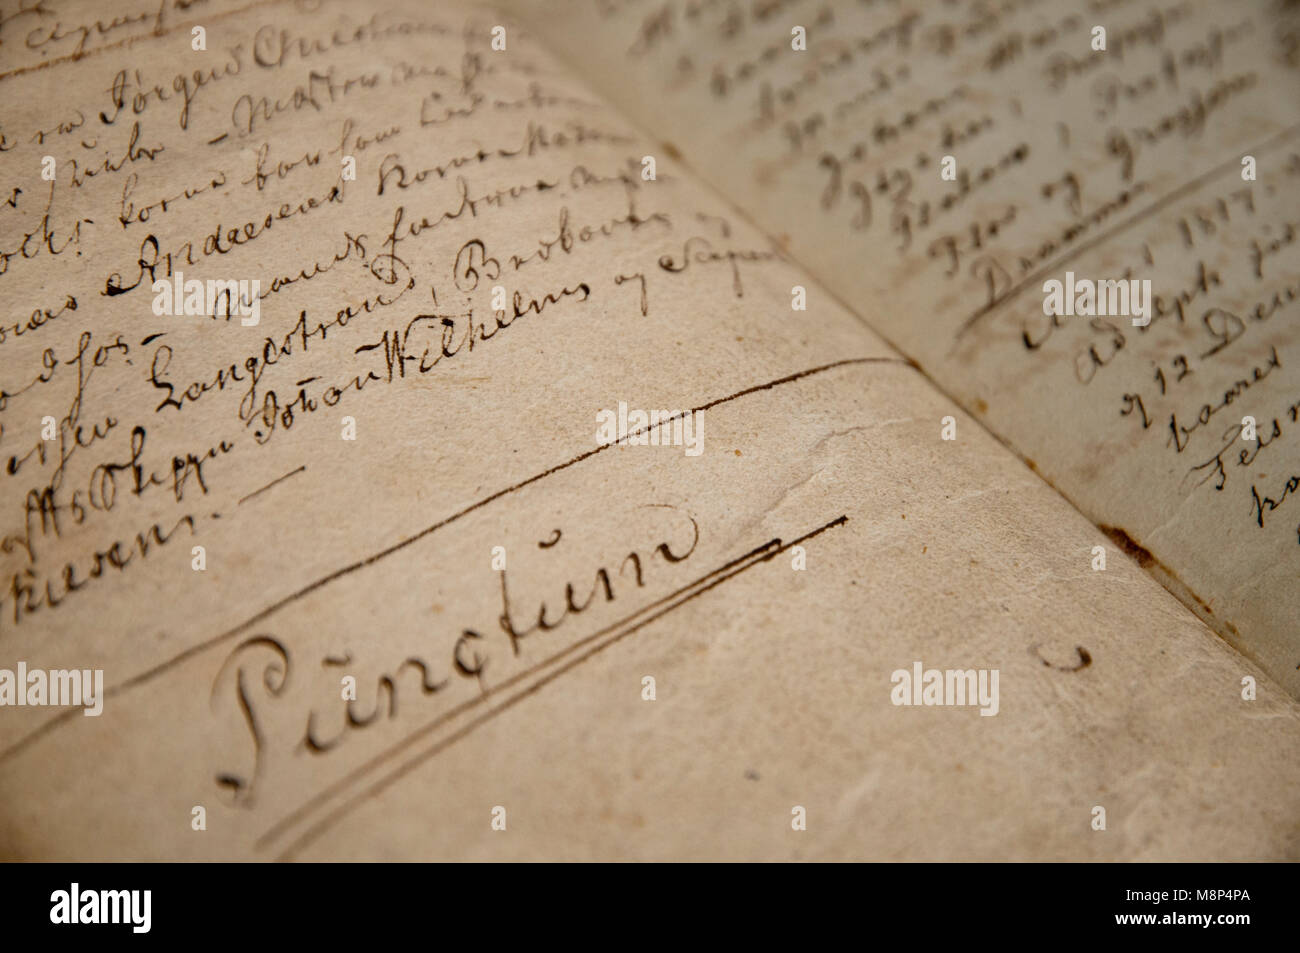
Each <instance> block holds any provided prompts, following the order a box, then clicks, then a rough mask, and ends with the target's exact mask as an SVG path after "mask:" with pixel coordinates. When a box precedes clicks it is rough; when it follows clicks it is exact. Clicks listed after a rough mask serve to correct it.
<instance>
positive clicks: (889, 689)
mask: <svg viewBox="0 0 1300 953" xmlns="http://www.w3.org/2000/svg"><path fill="white" fill-rule="evenodd" d="M54 6H55V5H54V4H52V3H50V4H46V7H47V8H51V12H49V13H32V14H26V15H23V16H21V17H18V16H15V17H12V18H10V19H8V20H6V21H4V22H3V24H2V25H3V32H0V40H3V42H4V45H3V47H0V50H3V54H2V55H3V69H0V74H3V75H0V95H3V97H4V99H3V102H4V104H5V105H4V114H3V126H2V131H3V135H4V143H3V145H4V151H3V152H2V153H0V171H2V172H3V176H4V180H3V181H4V183H5V189H4V191H5V192H7V193H13V194H14V201H13V202H12V203H11V204H9V205H7V206H0V249H3V251H4V254H5V259H4V266H3V271H2V272H0V296H3V299H2V300H3V301H4V302H5V304H6V308H5V314H6V315H9V316H10V317H7V318H6V319H5V331H6V334H5V337H4V339H3V341H0V368H2V369H3V371H2V377H0V387H3V388H4V390H5V399H4V405H3V407H0V424H3V431H2V432H0V459H2V460H3V461H4V462H5V463H6V466H5V467H4V468H3V469H0V479H3V480H4V485H3V490H2V491H0V501H2V502H3V532H4V542H3V546H2V547H0V558H2V559H3V562H2V563H0V567H2V568H3V579H4V589H3V593H4V595H3V602H2V603H0V640H2V644H3V646H4V650H3V656H2V657H3V662H2V663H0V666H3V667H4V668H6V669H10V670H16V669H17V666H18V665H19V663H22V664H23V665H24V666H25V668H26V670H27V671H28V672H29V673H30V672H47V673H48V672H50V671H56V672H59V671H68V672H72V671H76V672H81V671H89V672H95V671H99V672H102V678H103V689H102V691H101V692H98V693H96V697H95V699H94V700H93V703H91V704H81V705H77V704H64V705H51V704H48V703H47V704H37V703H33V704H24V705H17V704H13V705H5V706H3V707H0V804H2V805H3V808H2V809H0V852H3V855H4V856H5V857H7V858H11V859H42V860H44V859H76V860H89V859H161V858H179V859H193V860H200V859H229V860H235V859H255V860H275V859H284V860H295V859H303V860H324V859H366V860H379V859H394V860H426V859H460V860H467V859H468V860H473V859H525V860H531V859H683V858H699V859H721V858H730V859H866V858H870V859H937V858H948V859H974V858H1001V859H1020V858H1047V859H1066V858H1074V859H1137V860H1145V859H1209V858H1216V859H1280V858H1294V857H1295V856H1296V855H1297V853H1300V844H1297V837H1296V829H1295V824H1294V818H1295V817H1296V814H1297V807H1298V806H1300V795H1298V794H1297V793H1296V792H1297V791H1300V785H1298V784H1297V781H1300V765H1297V764H1295V762H1294V759H1288V758H1285V757H1278V753H1279V752H1286V751H1291V750H1294V749H1295V746H1296V744H1297V741H1300V705H1297V703H1296V702H1295V700H1293V699H1292V698H1290V697H1289V696H1288V695H1287V694H1286V693H1285V692H1284V691H1282V689H1281V687H1280V686H1279V685H1278V684H1277V683H1276V682H1275V681H1274V680H1273V679H1271V678H1270V677H1269V676H1268V675H1266V674H1265V673H1264V672H1262V671H1261V670H1260V669H1259V668H1257V667H1256V666H1255V664H1254V663H1252V662H1251V661H1249V660H1248V659H1246V658H1244V657H1243V656H1241V655H1240V654H1238V653H1237V652H1235V651H1234V650H1233V649H1232V648H1230V647H1229V646H1228V645H1226V644H1225V643H1223V642H1222V641H1221V640H1219V639H1217V638H1215V636H1214V635H1213V633H1212V632H1211V631H1210V630H1209V629H1207V628H1206V627H1205V626H1204V625H1203V624H1202V623H1201V622H1200V621H1199V620H1197V619H1196V618H1195V617H1194V616H1193V615H1192V614H1191V613H1190V612H1188V611H1187V610H1186V609H1185V608H1184V607H1183V606H1182V605H1181V604H1179V602H1178V601H1177V600H1176V599H1174V598H1173V597H1172V596H1171V595H1169V594H1168V593H1167V592H1165V591H1164V590H1163V589H1162V588H1161V587H1160V586H1158V585H1157V584H1156V583H1155V582H1154V581H1153V580H1152V579H1151V578H1150V577H1149V576H1148V575H1147V574H1146V573H1144V572H1142V571H1141V569H1140V568H1139V567H1138V566H1137V564H1136V563H1134V562H1133V561H1131V560H1128V559H1127V558H1126V557H1124V556H1122V555H1121V554H1120V553H1118V552H1116V551H1115V550H1114V547H1113V546H1111V547H1110V560H1109V562H1108V563H1107V565H1106V568H1105V570H1104V571H1098V570H1096V569H1094V568H1093V561H1094V560H1095V555H1094V549H1095V547H1097V546H1103V547H1105V546H1109V541H1108V540H1107V538H1106V537H1105V536H1104V535H1103V534H1102V533H1101V532H1100V531H1099V530H1098V529H1097V528H1096V527H1095V526H1093V525H1092V524H1091V523H1089V521H1088V520H1087V519H1086V518H1085V517H1084V516H1083V515H1081V514H1080V513H1079V512H1077V511H1076V510H1075V509H1074V508H1073V507H1072V506H1071V505H1070V504H1069V503H1068V502H1066V501H1065V500H1064V499H1063V498H1062V497H1061V496H1060V495H1059V494H1058V493H1056V492H1055V491H1054V490H1053V489H1052V488H1051V487H1049V486H1048V485H1047V484H1046V483H1044V482H1043V481H1042V480H1040V479H1039V478H1038V477H1036V476H1035V475H1034V474H1033V473H1032V472H1031V471H1030V470H1029V469H1028V468H1026V467H1025V466H1024V465H1023V464H1022V463H1021V461H1020V460H1018V459H1017V458H1016V457H1015V455H1014V454H1012V453H1011V452H1010V451H1008V450H1007V449H1006V448H1005V447H1004V446H1002V445H1001V444H1000V443H998V442H997V441H996V440H995V439H994V438H993V437H991V436H990V435H989V434H988V433H987V432H986V431H985V430H984V429H983V428H981V427H980V426H979V424H978V423H977V422H976V421H975V420H973V419H971V418H970V417H968V416H966V415H965V414H964V413H963V412H962V411H961V410H960V409H959V408H958V407H957V405H956V404H954V403H953V402H952V401H951V400H950V399H948V398H947V397H945V396H944V395H943V394H942V393H940V392H939V391H938V390H937V389H936V388H935V387H934V386H933V385H932V384H931V383H930V382H929V381H927V380H926V378H925V377H924V376H923V375H922V374H921V373H920V372H919V371H918V369H917V368H916V367H915V366H913V365H912V364H911V363H909V362H908V361H907V360H906V359H904V358H903V357H901V356H900V355H899V354H898V353H897V352H896V351H894V350H893V349H892V348H891V347H890V346H889V345H887V344H886V343H884V342H883V341H882V340H880V339H879V338H877V337H876V336H875V335H874V334H873V333H872V332H871V331H869V330H868V329H867V328H866V327H864V326H863V324H862V323H861V321H860V320H859V319H858V318H857V317H856V316H855V315H854V314H853V313H852V312H851V311H850V310H849V309H848V308H846V307H845V306H844V305H842V304H840V303H838V302H837V301H836V300H835V299H834V298H833V297H832V296H831V294H830V293H829V292H828V291H827V290H826V289H825V288H824V287H823V286H822V285H821V284H819V283H818V281H817V280H816V278H814V277H813V276H812V274H811V272H810V270H809V269H805V268H803V267H801V266H799V265H798V264H796V263H795V262H794V261H792V260H791V259H790V257H789V255H788V254H787V253H786V252H785V251H784V250H783V249H782V248H781V246H780V245H779V244H774V243H773V242H771V241H770V240H768V239H767V238H766V237H765V236H764V235H763V233H762V232H760V231H759V230H758V229H757V228H755V227H754V226H753V225H751V224H749V223H748V222H747V221H746V219H745V216H744V215H741V214H737V213H736V212H735V211H734V209H732V208H731V207H730V206H729V205H728V204H726V202H725V201H723V200H722V199H720V198H718V197H717V196H716V195H715V194H714V193H713V192H712V191H710V190H709V189H708V188H707V187H706V186H704V185H702V184H701V183H700V182H699V181H698V179H697V177H696V175H695V172H693V171H692V170H691V169H689V168H688V167H687V166H685V165H684V164H682V163H680V162H678V161H676V160H675V159H674V158H673V157H672V156H671V155H667V154H662V153H661V151H660V150H659V148H658V147H657V145H656V144H654V143H653V141H651V140H647V139H646V138H644V137H643V136H642V135H641V134H640V133H639V132H638V131H637V130H636V128H635V126H634V125H633V124H632V123H631V122H629V121H628V120H627V119H626V118H624V117H623V116H622V115H620V114H619V112H617V111H616V110H615V109H614V108H612V107H611V106H609V105H608V104H607V103H606V101H605V100H604V99H603V98H602V94H601V93H599V92H597V89H598V88H599V87H600V86H601V83H600V82H599V81H598V80H593V81H590V82H586V81H584V80H583V79H582V78H581V77H580V76H579V75H578V74H577V73H576V72H574V71H573V70H571V69H570V68H569V67H567V66H563V65H561V63H560V61H559V59H558V58H557V57H555V56H554V55H552V54H550V53H548V52H547V50H546V48H544V47H543V46H542V45H541V44H540V42H539V41H538V40H537V38H536V35H535V34H533V33H530V32H529V31H528V30H527V29H526V28H520V27H518V26H517V25H516V24H515V22H514V21H511V20H506V19H503V18H500V17H499V16H498V15H497V14H494V13H491V12H490V11H487V10H483V9H477V8H476V9H473V10H471V9H468V8H463V7H460V6H457V5H454V4H439V5H438V6H437V7H431V6H430V5H428V4H421V3H405V4H403V3H393V4H391V5H385V6H383V7H382V9H380V10H379V11H377V12H375V13H373V14H372V13H370V12H368V11H367V12H365V13H361V12H359V11H357V10H354V9H353V8H352V7H350V6H345V5H343V4H328V3H327V4H320V5H315V4H313V5H310V6H309V7H304V6H299V5H295V4H275V3H270V4H260V5H259V4H246V5H244V6H243V7H240V8H235V7H221V8H213V9H212V10H208V11H204V12H203V14H202V15H201V16H200V17H199V18H198V19H190V18H189V15H188V14H186V15H181V14H180V13H177V12H176V11H174V10H170V11H169V12H168V15H167V17H166V19H165V20H163V21H161V22H158V21H156V20H154V19H147V18H144V16H143V13H144V11H141V12H140V18H138V19H132V18H129V17H128V18H127V19H125V20H123V23H122V25H120V26H118V27H114V28H112V29H109V30H107V31H106V29H104V28H102V27H103V26H104V24H105V21H103V20H101V21H99V22H100V27H96V26H95V25H94V24H95V18H96V17H100V16H101V15H102V14H100V13H99V12H98V10H97V9H96V10H95V11H93V12H92V5H90V4H85V5H77V4H60V5H58V8H57V10H55V9H53V8H54ZM226 10H231V11H234V12H231V13H229V14H226V13H223V11H226ZM203 16H207V17H208V19H206V20H204V19H203V18H202V17H203ZM173 17H174V19H173ZM56 23H57V25H58V26H57V29H55V26H56ZM78 25H80V26H78ZM196 26H202V27H204V33H203V38H204V44H205V46H206V48H205V49H203V50H198V49H195V48H194V44H195V42H196V41H197V40H198V38H199V37H198V34H196V33H194V27H196ZM498 27H501V28H502V33H501V34H497V33H496V28H498ZM38 29H39V30H41V31H44V32H43V33H37V34H35V36H36V37H37V38H38V39H39V38H40V37H41V36H47V35H48V36H49V37H55V36H59V37H62V38H61V39H57V40H56V39H50V40H48V41H42V42H41V43H38V44H37V46H35V47H31V46H30V44H29V46H28V48H27V49H26V50H24V49H22V44H23V43H24V42H27V41H24V40H22V39H21V38H23V37H31V36H33V33H32V32H31V31H34V30H38ZM16 38H18V39H16ZM78 38H79V39H78ZM498 40H499V41H500V42H501V43H503V45H504V48H502V49H494V47H493V44H494V42H497V41H498ZM45 62H49V63H50V64H51V65H49V66H43V65H40V64H42V63H45ZM701 135H702V136H703V133H701ZM700 141H701V142H704V141H706V140H705V139H704V138H703V137H702V138H701V140H700ZM47 154H48V155H51V156H53V157H54V160H55V162H54V177H53V178H52V179H44V178H42V170H43V168H44V163H43V157H44V156H45V155H47ZM646 156H657V158H658V161H657V162H656V164H655V165H656V168H655V175H654V177H653V178H648V177H646V176H645V175H644V172H645V170H646V168H647V167H646V165H645V163H644V159H645V157H646ZM349 159H352V160H354V162H353V163H352V165H351V166H349V162H348V160H349ZM91 171H94V175H91V174H90V173H91ZM351 171H355V178H351V177H350V176H349V173H350V172H351ZM14 190H18V191H16V192H15V191H14ZM182 278H183V280H182ZM178 280H179V281H180V282H181V284H180V293H179V294H177V293H175V290H176V282H177V281H178ZM191 280H193V281H196V282H198V283H199V284H198V285H197V286H195V287H196V288H197V289H198V291H197V292H196V293H199V298H197V299H195V302H194V308H193V310H195V311H203V312H205V313H186V311H187V304H188V302H189V299H190V291H189V289H187V287H186V285H185V282H188V281H191ZM155 281H159V282H161V284H160V285H158V286H157V288H155V285H154V282H155ZM210 281H214V282H215V281H221V282H227V281H233V282H236V284H235V286H234V288H233V289H232V288H231V287H230V286H229V285H224V284H223V285H221V286H219V287H213V286H210V285H209V284H208V282H210ZM240 281H245V282H252V281H257V282H259V285H258V287H257V289H256V291H253V289H252V286H251V285H245V286H240V285H239V284H238V282H240ZM169 287H170V289H171V290H169ZM210 288H212V289H213V290H212V294H213V300H212V301H209V300H208V296H209V289H210ZM795 289H802V290H803V292H804V293H805V295H806V300H807V302H808V307H807V310H806V311H796V310H794V309H793V307H792V303H793V302H794V300H795V295H796V290H795ZM223 293H224V297H223ZM74 301H75V307H74V306H73V303H72V302H74ZM254 302H255V303H254ZM210 305H211V307H210ZM160 312H161V313H160ZM172 312H179V313H172ZM214 312H215V314H214ZM29 316H30V317H29ZM656 411H664V412H666V413H664V414H660V415H659V416H658V417H657V418H655V422H654V423H646V424H640V423H639V422H638V421H639V419H640V418H638V417H637V414H638V413H645V414H646V415H647V419H649V414H650V413H651V412H656ZM46 418H50V420H52V422H53V431H52V432H53V434H54V436H53V438H52V439H51V440H45V439H43V436H42V433H43V430H44V429H45V428H47V427H48V426H49V424H50V421H47V420H46ZM608 427H613V431H612V436H613V440H611V439H610V437H611V434H610V432H609V431H608V430H607V428H608ZM945 432H948V433H950V434H951V436H952V437H953V439H944V434H945ZM642 438H644V440H643V439H642ZM651 438H654V439H653V441H652V439H651ZM11 458H12V459H13V460H15V461H16V462H15V463H12V464H10V463H8V461H9V460H10V459H11ZM917 669H919V670H920V671H922V672H924V671H927V670H932V669H933V670H941V671H948V670H952V671H957V672H966V671H970V672H971V673H972V675H974V674H975V673H977V672H978V673H983V675H988V676H990V678H991V677H992V675H993V673H996V675H997V681H996V683H991V682H982V683H980V684H985V685H986V686H991V685H992V684H996V686H997V689H996V694H995V695H994V696H993V697H989V698H987V699H977V698H974V697H963V699H962V701H961V702H960V703H956V702H955V699H952V698H948V697H946V696H945V697H942V698H941V699H940V701H942V702H945V704H935V705H932V704H927V703H925V700H924V699H923V698H922V696H921V693H920V692H919V691H918V693H917V695H916V699H919V700H920V701H921V703H919V704H914V703H912V702H913V698H912V697H911V695H910V692H909V693H908V697H907V698H906V699H903V700H905V701H907V702H908V703H906V704H903V703H901V701H900V698H899V695H898V692H897V690H898V688H899V684H900V683H899V682H898V680H897V679H898V675H899V673H900V672H901V673H904V675H908V674H909V673H911V672H913V671H914V670H917ZM1244 683H1249V684H1250V685H1251V686H1253V695H1252V698H1251V700H1246V699H1245V698H1244V697H1243V694H1244V692H1245V688H1244V687H1243V685H1244ZM91 684H93V680H92V682H91ZM972 684H975V683H972ZM31 687H32V686H31V685H25V690H26V689H30V688H31ZM918 689H919V680H918ZM25 693H26V692H25ZM45 700H46V702H48V701H49V700H50V699H49V698H48V697H47V698H46V699H45ZM83 701H85V699H83ZM948 701H953V702H954V703H953V704H946V702H948ZM94 708H99V709H100V710H99V712H98V713H93V714H90V715H87V714H86V713H85V711H86V710H87V709H94ZM1099 808H1100V809H1101V810H1102V812H1103V814H1102V815H1101V816H1102V817H1104V819H1105V820H1104V824H1103V827H1102V828H1098V827H1096V823H1097V819H1098V816H1099V815H1098V813H1097V811H1098V809H1099Z"/></svg>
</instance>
